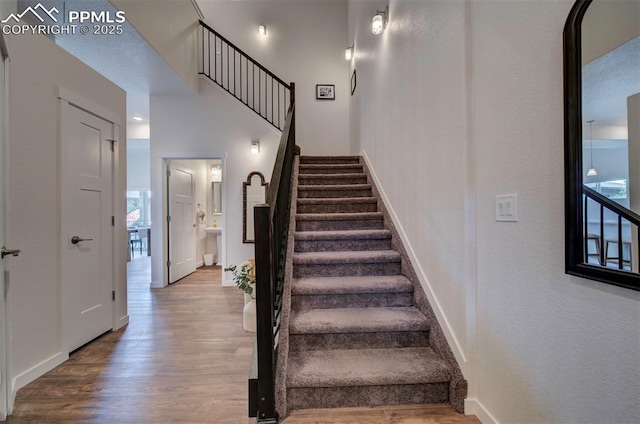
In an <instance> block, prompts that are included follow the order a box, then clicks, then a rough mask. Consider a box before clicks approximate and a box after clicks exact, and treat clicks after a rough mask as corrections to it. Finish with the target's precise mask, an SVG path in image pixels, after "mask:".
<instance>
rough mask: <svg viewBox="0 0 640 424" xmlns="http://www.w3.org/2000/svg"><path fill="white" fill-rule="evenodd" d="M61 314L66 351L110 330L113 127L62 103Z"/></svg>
mask: <svg viewBox="0 0 640 424" xmlns="http://www.w3.org/2000/svg"><path fill="white" fill-rule="evenodd" d="M61 113H62V114H63V115H62V133H61V134H62V160H61V172H62V199H61V202H62V225H61V235H62V237H61V239H62V240H61V251H62V255H61V258H62V263H61V273H62V314H63V326H62V330H63V334H62V336H63V340H64V342H65V343H66V348H67V350H68V351H69V352H71V351H72V350H75V349H77V348H78V347H80V346H82V345H84V344H86V343H87V342H89V341H91V340H93V339H94V338H96V337H98V336H100V335H101V334H103V333H105V332H106V331H109V330H110V329H112V315H113V301H112V290H113V266H114V264H113V178H112V174H113V151H112V149H113V145H112V143H113V140H112V139H113V136H114V135H113V133H114V126H113V124H112V123H110V122H108V121H106V120H104V119H101V118H99V117H97V116H96V115H93V114H91V113H88V112H86V111H84V110H82V109H79V108H77V107H75V106H73V105H71V104H69V103H67V102H66V101H62V107H61Z"/></svg>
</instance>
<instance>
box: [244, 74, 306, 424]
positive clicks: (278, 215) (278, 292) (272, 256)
mask: <svg viewBox="0 0 640 424" xmlns="http://www.w3.org/2000/svg"><path fill="white" fill-rule="evenodd" d="M290 87H291V107H290V109H289V112H288V113H287V119H286V124H285V126H284V128H283V130H282V137H281V138H280V146H279V148H278V154H277V157H276V161H275V165H274V168H273V174H272V175H271V181H270V182H269V189H268V191H267V197H266V204H263V205H257V206H256V207H255V208H254V226H255V260H256V320H257V326H256V339H257V362H258V382H257V392H258V393H257V397H258V401H257V402H256V403H257V414H256V417H257V418H256V423H263V424H267V423H276V422H277V414H276V410H275V371H276V357H277V355H276V353H277V349H278V336H279V331H280V320H281V316H282V298H283V282H284V274H285V265H286V257H287V237H288V233H289V213H290V210H291V202H290V199H291V186H292V185H291V175H292V172H293V160H294V155H295V149H296V147H295V142H296V136H295V131H296V130H295V97H294V96H295V84H293V83H291V86H290Z"/></svg>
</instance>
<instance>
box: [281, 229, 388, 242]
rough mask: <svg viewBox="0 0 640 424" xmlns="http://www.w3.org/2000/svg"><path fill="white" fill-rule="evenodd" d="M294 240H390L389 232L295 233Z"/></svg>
mask: <svg viewBox="0 0 640 424" xmlns="http://www.w3.org/2000/svg"><path fill="white" fill-rule="evenodd" d="M294 237H295V239H296V240H380V239H390V238H391V231H389V230H343V231H296V232H295V233H294Z"/></svg>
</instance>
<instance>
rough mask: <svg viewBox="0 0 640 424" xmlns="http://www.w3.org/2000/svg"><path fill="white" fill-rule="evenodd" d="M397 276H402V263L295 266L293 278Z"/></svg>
mask: <svg viewBox="0 0 640 424" xmlns="http://www.w3.org/2000/svg"><path fill="white" fill-rule="evenodd" d="M397 274H400V262H383V263H372V264H322V265H315V264H312V265H307V264H295V265H294V267H293V278H306V277H340V276H352V275H359V276H361V275H397Z"/></svg>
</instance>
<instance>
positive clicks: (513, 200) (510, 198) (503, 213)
mask: <svg viewBox="0 0 640 424" xmlns="http://www.w3.org/2000/svg"><path fill="white" fill-rule="evenodd" d="M496 221H498V222H518V195H517V194H506V195H502V196H496Z"/></svg>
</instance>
